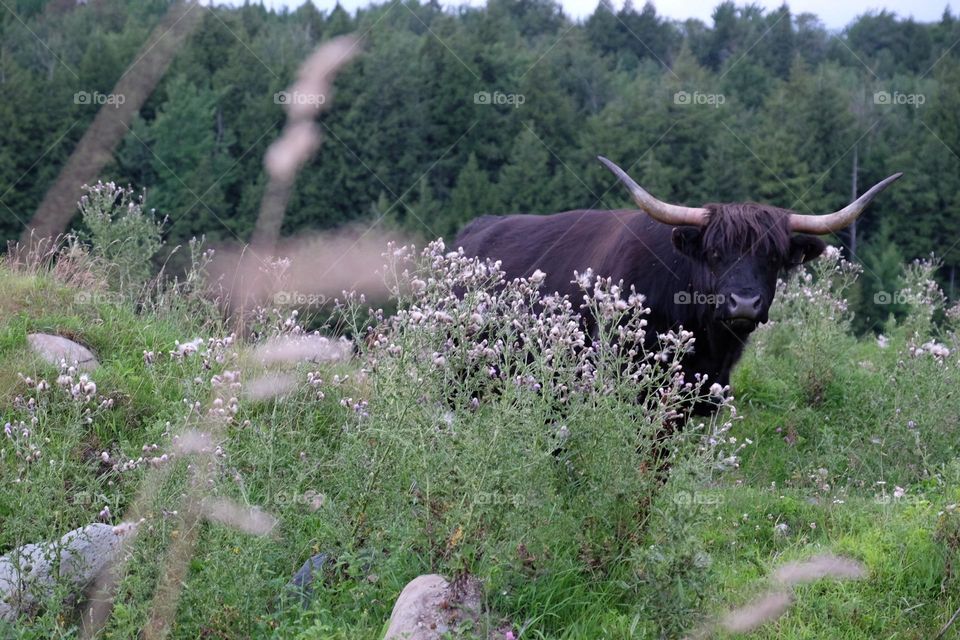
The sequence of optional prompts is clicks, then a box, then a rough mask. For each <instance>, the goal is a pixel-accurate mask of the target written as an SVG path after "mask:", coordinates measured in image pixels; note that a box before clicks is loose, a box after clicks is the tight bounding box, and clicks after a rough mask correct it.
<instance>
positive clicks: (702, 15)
mask: <svg viewBox="0 0 960 640" xmlns="http://www.w3.org/2000/svg"><path fill="white" fill-rule="evenodd" d="M383 1H384V0H379V2H383ZM559 1H560V4H562V5H563V9H564V11H565V12H566V13H567V14H568V15H570V16H572V17H574V18H585V17H587V16H589V15H590V14H591V13H593V11H594V9H596V7H597V3H598V1H599V0H559ZM735 1H736V2H737V4H747V3H748V1H749V2H750V3H751V4H757V5H760V6H762V7H765V8H766V9H767V10H768V11H770V10H773V9H776V8H777V7H779V6H780V5H781V4H782V3H783V0H735ZM720 2H721V0H683V1H678V0H654V3H653V4H654V6H655V7H656V8H657V13H658V14H660V15H664V16H667V17H669V18H673V19H676V20H686V19H687V18H699V19H700V20H703V21H704V22H706V23H707V24H710V23H712V20H711V17H710V16H711V14H712V13H713V9H714V7H716V6H717V5H718V4H720ZM263 3H264V4H265V5H266V6H268V7H274V8H281V7H284V6H287V7H290V8H291V9H294V8H296V7H298V6H300V5H301V4H302V1H301V0H263ZM440 3H441V4H442V5H444V6H453V5H473V6H482V5H484V4H486V2H485V0H440ZM644 3H645V0H634V6H636V7H637V8H638V9H639V8H640V7H642V6H643V5H644ZM231 4H232V3H231ZM313 4H314V5H316V7H317V8H318V9H320V10H321V11H329V10H330V9H332V8H333V7H334V5H335V4H336V0H313ZM340 4H342V5H343V6H344V8H345V9H347V10H348V11H350V12H351V13H352V12H353V11H354V10H355V9H357V8H358V7H363V6H366V5H368V4H370V2H369V0H340ZM787 4H788V6H789V7H790V10H791V11H792V12H793V13H794V14H798V13H813V14H816V15H817V16H818V17H819V18H820V19H821V20H822V21H823V23H824V24H825V25H826V27H827V28H828V29H842V28H843V27H844V26H846V25H847V24H848V23H850V22H851V21H852V20H853V19H854V18H856V17H857V16H858V15H861V14H863V13H866V12H868V11H879V10H880V9H886V10H888V11H892V12H894V13H896V14H897V15H898V16H901V17H911V16H912V17H913V18H914V19H915V20H917V21H919V22H934V21H937V20H939V19H940V16H941V15H943V9H944V7H946V6H947V0H857V1H854V2H847V1H845V0H788V2H787ZM614 5H615V6H616V7H617V8H620V7H621V6H623V0H614Z"/></svg>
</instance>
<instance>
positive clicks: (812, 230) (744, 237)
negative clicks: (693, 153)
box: [600, 156, 903, 334]
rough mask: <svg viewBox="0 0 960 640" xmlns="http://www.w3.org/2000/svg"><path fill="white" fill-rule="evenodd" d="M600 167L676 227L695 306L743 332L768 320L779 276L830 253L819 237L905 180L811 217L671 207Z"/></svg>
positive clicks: (730, 207) (763, 209) (740, 207)
mask: <svg viewBox="0 0 960 640" xmlns="http://www.w3.org/2000/svg"><path fill="white" fill-rule="evenodd" d="M600 161H601V162H603V164H605V165H606V166H607V168H608V169H610V170H611V171H612V172H613V173H614V174H615V175H616V176H617V177H618V178H620V180H621V181H622V182H623V183H624V184H626V185H627V187H628V188H629V189H630V193H631V194H632V195H633V199H634V201H635V202H636V203H637V205H638V206H639V207H640V208H641V209H642V210H644V211H645V212H647V214H649V215H650V217H652V218H654V219H656V220H659V221H660V222H663V223H665V224H669V225H673V226H674V229H673V246H674V248H675V250H676V251H678V252H679V253H681V254H683V255H684V256H686V257H687V258H689V259H690V260H692V261H693V262H694V264H695V268H694V269H693V270H692V273H693V280H694V281H693V282H691V283H690V284H691V285H692V287H693V289H694V291H693V292H691V295H693V296H697V298H696V299H692V300H691V302H693V303H700V304H703V305H704V310H705V312H706V313H708V314H709V315H710V316H711V317H712V319H715V320H718V321H721V322H723V323H724V324H725V325H727V327H729V328H730V329H731V330H733V331H735V332H737V333H743V334H746V333H749V332H751V331H753V329H754V328H756V326H757V324H758V323H761V322H766V321H767V315H768V312H769V310H770V305H771V303H772V302H773V296H774V293H775V292H776V285H777V277H778V276H779V275H780V274H781V273H782V272H783V271H785V270H787V269H790V268H792V267H795V266H797V265H799V264H803V263H804V262H807V261H808V260H813V259H814V258H817V257H818V256H819V255H820V254H821V253H823V250H824V249H825V248H826V244H825V243H824V242H823V240H821V239H820V238H818V237H817V236H819V235H825V234H828V233H832V232H835V231H839V230H840V229H843V228H845V227H847V226H849V225H850V224H851V223H853V221H854V220H856V218H857V216H859V215H860V214H861V213H862V212H863V210H864V209H865V208H866V206H867V205H868V204H869V203H870V201H871V200H873V198H874V196H876V195H877V194H878V193H880V192H881V191H882V190H884V189H885V188H886V187H887V186H888V185H889V184H890V183H892V182H893V181H894V180H896V179H898V178H899V177H900V176H901V175H903V174H902V173H895V174H894V175H892V176H890V177H889V178H887V179H885V180H883V181H882V182H879V183H878V184H876V185H875V186H873V187H872V188H871V189H870V190H869V191H867V192H866V193H864V194H863V195H862V196H860V197H859V198H857V200H855V201H854V202H852V203H850V204H849V205H847V206H846V207H844V208H843V209H841V210H839V211H835V212H834V213H830V214H827V215H820V216H811V215H803V214H799V213H795V212H793V211H789V210H787V209H780V208H777V207H770V206H766V205H760V204H754V203H735V204H708V205H705V206H704V207H684V206H679V205H674V204H669V203H666V202H662V201H660V200H657V199H656V198H654V197H653V196H651V195H650V194H649V193H647V192H646V191H644V190H643V189H642V188H641V187H640V186H639V185H638V184H637V183H636V182H634V181H633V179H631V178H630V176H628V175H627V174H626V173H625V172H624V171H623V170H622V169H621V168H620V167H618V166H617V165H615V164H614V163H612V162H610V161H609V160H607V159H606V158H604V157H602V156H601V157H600ZM810 234H813V235H810Z"/></svg>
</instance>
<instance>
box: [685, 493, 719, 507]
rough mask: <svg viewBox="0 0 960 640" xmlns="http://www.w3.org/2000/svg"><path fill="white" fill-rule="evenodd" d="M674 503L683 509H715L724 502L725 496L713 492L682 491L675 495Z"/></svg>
mask: <svg viewBox="0 0 960 640" xmlns="http://www.w3.org/2000/svg"><path fill="white" fill-rule="evenodd" d="M673 502H674V504H677V505H679V506H681V507H693V506H702V507H715V506H717V505H719V504H720V503H722V502H723V495H721V494H720V493H717V492H711V491H687V490H685V489H681V490H680V491H677V492H676V493H675V494H673Z"/></svg>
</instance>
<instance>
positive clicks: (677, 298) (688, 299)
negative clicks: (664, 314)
mask: <svg viewBox="0 0 960 640" xmlns="http://www.w3.org/2000/svg"><path fill="white" fill-rule="evenodd" d="M724 302H726V298H725V297H724V295H723V294H722V293H704V292H703V291H677V292H676V293H674V294H673V303H674V304H683V305H686V304H705V305H708V306H711V307H716V306H719V305H721V304H723V303H724Z"/></svg>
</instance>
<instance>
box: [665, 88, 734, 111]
mask: <svg viewBox="0 0 960 640" xmlns="http://www.w3.org/2000/svg"><path fill="white" fill-rule="evenodd" d="M726 102H727V97H726V96H725V95H723V94H722V93H700V92H699V91H694V92H693V93H690V92H689V91H677V92H676V93H675V94H673V103H674V104H680V105H697V106H709V107H713V108H714V109H719V108H720V105H722V104H725V103H726Z"/></svg>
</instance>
